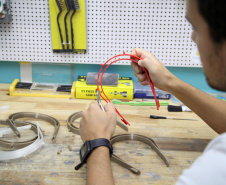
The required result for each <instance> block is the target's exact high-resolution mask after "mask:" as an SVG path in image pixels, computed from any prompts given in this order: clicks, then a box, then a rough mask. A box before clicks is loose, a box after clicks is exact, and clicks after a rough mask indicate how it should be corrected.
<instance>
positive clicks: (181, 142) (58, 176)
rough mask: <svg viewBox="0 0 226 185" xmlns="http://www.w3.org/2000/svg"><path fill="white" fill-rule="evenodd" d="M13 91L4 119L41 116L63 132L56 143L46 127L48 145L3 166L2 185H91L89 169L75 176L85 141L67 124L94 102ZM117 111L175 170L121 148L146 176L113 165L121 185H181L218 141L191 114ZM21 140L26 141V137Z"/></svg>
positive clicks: (145, 152)
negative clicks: (211, 143)
mask: <svg viewBox="0 0 226 185" xmlns="http://www.w3.org/2000/svg"><path fill="white" fill-rule="evenodd" d="M8 87H9V85H8V84H0V107H1V106H3V105H9V106H10V109H9V110H4V111H0V119H6V118H7V117H8V116H9V115H10V114H12V113H16V112H24V111H25V112H28V111H29V112H38V113H44V114H48V115H50V116H53V117H55V118H57V119H58V120H59V121H60V124H61V126H60V130H59V133H58V135H57V138H56V141H55V142H54V143H53V142H52V141H51V136H52V134H53V126H52V125H50V124H49V123H45V122H40V126H41V129H42V130H43V131H44V141H45V145H44V146H43V147H42V148H40V149H39V150H38V151H36V152H35V153H33V154H31V155H29V156H26V157H24V158H21V159H15V160H10V161H2V162H0V174H1V175H0V184H17V185H18V184H61V185H62V184H64V185H67V184H85V182H86V165H85V166H84V167H82V168H81V169H80V170H79V171H75V170H74V167H75V165H76V164H78V163H79V161H80V159H79V149H80V146H81V145H82V141H81V139H80V136H77V135H75V134H73V133H71V132H68V130H67V127H66V119H67V118H68V116H69V115H71V114H72V113H74V112H77V111H80V110H84V109H86V108H88V106H89V103H90V102H91V101H90V100H77V99H63V98H62V99H60V98H39V97H35V98H34V97H17V96H14V97H12V96H9V95H8ZM116 107H117V108H118V110H119V111H120V113H121V114H122V115H123V116H124V117H125V118H126V119H127V121H129V123H130V124H131V126H130V127H129V133H138V134H143V135H145V136H148V137H151V138H153V139H154V140H155V141H156V143H157V144H158V145H159V146H160V148H161V149H162V152H163V154H164V155H165V156H166V157H167V159H168V161H169V163H170V166H169V167H166V165H165V164H164V163H163V161H162V160H161V159H160V158H159V157H158V155H157V154H156V153H155V152H154V151H153V150H152V149H151V148H150V147H148V146H147V145H145V144H141V143H139V142H132V141H127V142H122V143H116V144H115V145H114V151H115V153H116V154H117V155H118V156H119V157H121V158H122V159H124V160H126V161H127V162H128V163H130V164H131V165H132V166H134V167H136V168H138V169H139V170H140V171H141V175H140V176H137V175H134V174H133V173H131V172H130V171H128V170H126V169H124V168H122V167H121V166H119V165H118V164H115V163H113V162H112V168H113V174H114V179H115V183H116V184H123V185H124V184H142V185H143V184H156V185H157V184H158V185H159V184H164V185H168V184H175V182H176V181H177V178H178V176H179V175H180V174H181V173H182V171H183V169H186V168H189V166H190V165H191V164H192V163H193V162H194V161H195V160H196V158H197V157H198V156H200V155H201V154H202V152H203V150H204V148H205V146H206V145H207V143H208V142H209V141H210V140H211V139H213V138H214V137H216V136H217V134H216V133H215V132H214V131H213V130H212V129H211V128H209V127H208V126H207V125H206V124H205V123H204V122H203V121H202V120H201V119H200V118H199V117H198V116H196V115H195V114H194V113H191V112H183V113H168V112H167V109H166V106H165V107H163V106H162V107H160V110H159V111H157V110H156V108H155V107H149V106H146V107H134V106H127V105H116ZM150 114H154V115H162V116H168V117H177V118H193V119H198V120H199V121H178V120H153V119H152V120H151V119H150V118H149V115H150ZM120 133H125V131H123V130H122V129H121V128H119V127H117V128H116V132H115V134H120ZM21 134H22V138H23V133H22V132H21ZM14 137H15V136H14ZM15 138H16V137H15ZM22 138H21V139H22ZM69 146H70V147H71V149H72V150H71V149H70V147H69ZM103 170H104V169H103Z"/></svg>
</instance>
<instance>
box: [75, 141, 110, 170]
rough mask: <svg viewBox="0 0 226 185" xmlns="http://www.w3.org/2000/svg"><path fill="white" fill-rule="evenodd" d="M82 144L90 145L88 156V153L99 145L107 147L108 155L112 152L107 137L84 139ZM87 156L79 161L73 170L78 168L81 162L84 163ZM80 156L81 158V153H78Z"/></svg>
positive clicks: (81, 164)
mask: <svg viewBox="0 0 226 185" xmlns="http://www.w3.org/2000/svg"><path fill="white" fill-rule="evenodd" d="M84 144H88V145H90V151H89V154H88V157H89V156H90V154H91V153H92V151H93V150H94V149H95V148H97V147H100V146H106V147H108V148H109V154H110V157H111V156H112V154H113V147H112V145H111V143H110V141H109V140H108V139H105V138H99V139H94V140H89V141H86V142H85V143H84ZM80 153H81V150H80ZM88 157H87V158H86V159H85V160H83V161H81V163H79V164H78V165H77V166H75V170H78V169H79V168H81V167H82V166H83V164H84V163H86V161H87V159H88ZM80 158H82V157H81V154H80Z"/></svg>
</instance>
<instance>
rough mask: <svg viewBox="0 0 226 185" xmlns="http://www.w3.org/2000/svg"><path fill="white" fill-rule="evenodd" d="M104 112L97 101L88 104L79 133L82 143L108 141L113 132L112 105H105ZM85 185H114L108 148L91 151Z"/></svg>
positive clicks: (113, 110)
mask: <svg viewBox="0 0 226 185" xmlns="http://www.w3.org/2000/svg"><path fill="white" fill-rule="evenodd" d="M104 108H105V111H106V112H104V111H102V110H101V109H100V106H99V104H98V103H97V101H94V102H92V103H91V104H90V106H89V108H88V109H87V110H85V111H83V113H82V119H81V121H80V128H79V132H80V135H81V138H82V141H83V142H85V141H87V140H94V139H98V138H106V139H108V140H110V138H111V137H112V135H113V134H114V131H115V125H116V118H117V115H116V112H115V107H114V105H113V104H112V103H108V104H106V105H105V107H104ZM86 184H87V185H91V184H92V185H106V184H109V185H112V184H114V179H113V174H112V169H111V161H110V153H109V148H107V147H105V146H101V147H98V148H96V149H94V150H93V152H92V153H91V155H90V156H89V158H88V159H87V181H86Z"/></svg>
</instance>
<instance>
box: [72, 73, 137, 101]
mask: <svg viewBox="0 0 226 185" xmlns="http://www.w3.org/2000/svg"><path fill="white" fill-rule="evenodd" d="M96 89H97V86H96V85H87V84H86V76H78V79H77V82H76V91H75V94H76V98H78V99H94V100H95V99H97V93H96ZM99 89H100V91H101V86H100V84H99ZM103 90H104V93H105V94H106V95H107V97H108V98H109V99H110V100H112V99H128V100H133V80H132V78H131V77H119V79H118V86H103ZM100 93H101V94H102V91H101V92H100ZM102 95H103V94H102ZM103 96H104V95H103ZM101 99H102V98H101Z"/></svg>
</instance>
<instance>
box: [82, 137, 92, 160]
mask: <svg viewBox="0 0 226 185" xmlns="http://www.w3.org/2000/svg"><path fill="white" fill-rule="evenodd" d="M89 151H90V144H89V141H86V142H85V143H84V144H83V145H82V148H81V150H80V160H81V161H83V162H86V158H87V155H89Z"/></svg>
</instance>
